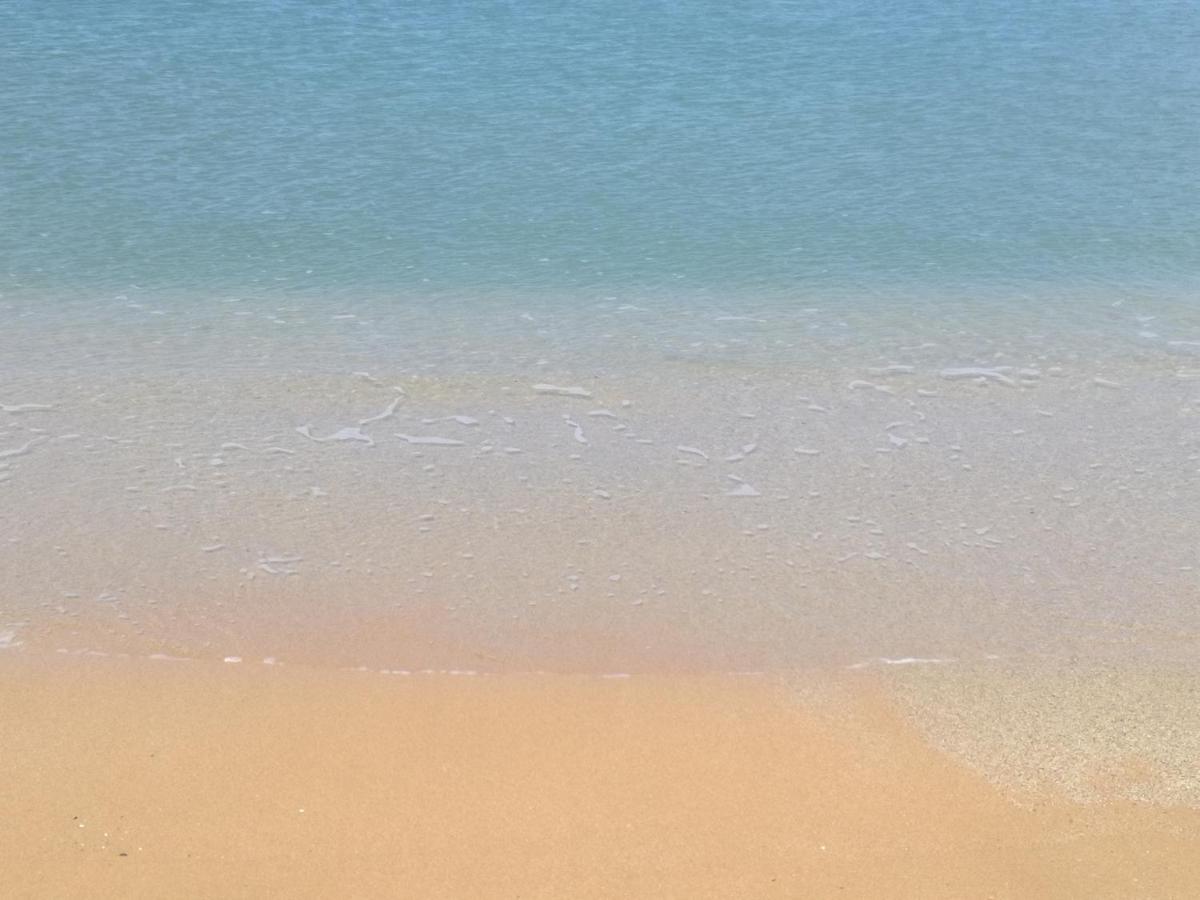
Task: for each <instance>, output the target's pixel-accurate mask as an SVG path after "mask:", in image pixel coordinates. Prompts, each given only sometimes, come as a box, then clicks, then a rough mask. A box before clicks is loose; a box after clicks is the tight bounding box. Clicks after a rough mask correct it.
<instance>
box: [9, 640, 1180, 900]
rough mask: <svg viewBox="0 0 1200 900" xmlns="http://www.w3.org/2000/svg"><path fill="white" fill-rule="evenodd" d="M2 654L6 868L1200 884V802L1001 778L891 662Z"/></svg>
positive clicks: (383, 881)
mask: <svg viewBox="0 0 1200 900" xmlns="http://www.w3.org/2000/svg"><path fill="white" fill-rule="evenodd" d="M0 675H2V677H0V711H2V712H3V715H4V719H5V722H6V726H5V738H4V741H3V744H2V747H3V766H4V771H5V778H4V784H3V788H2V789H0V846H2V847H4V848H5V849H4V854H3V855H4V858H5V859H6V860H8V861H9V864H8V865H7V866H6V870H7V871H6V873H5V889H4V890H5V893H6V895H7V896H13V897H65V896H89V897H162V896H177V897H190V896H196V897H199V896H206V897H212V896H222V897H260V896H289V897H306V896H309V897H329V896H355V897H376V896H378V897H423V898H426V897H446V898H451V897H453V898H471V897H489V898H490V897H522V898H530V897H689V898H693V897H796V896H868V897H870V896H889V897H1034V896H1037V897H1045V896H1063V897H1067V896H1087V897H1130V896H1145V897H1183V896H1195V895H1197V894H1198V893H1200V811H1198V810H1196V809H1189V808H1186V807H1179V806H1177V807H1168V806H1165V805H1158V806H1155V805H1150V804H1145V803H1143V804H1135V803H1130V802H1127V801H1123V800H1121V799H1119V798H1116V797H1110V798H1108V799H1104V798H1100V799H1099V800H1098V801H1096V802H1091V803H1088V804H1082V803H1078V802H1073V801H1070V800H1068V799H1066V798H1065V797H1064V796H1055V795H1054V794H1053V793H1045V792H1043V793H1041V794H1032V793H1024V794H1014V793H1012V792H1002V791H1001V789H1000V788H998V787H996V786H994V785H993V784H992V783H990V782H989V781H987V780H985V779H984V778H983V777H982V776H981V775H979V774H976V773H975V772H974V771H972V770H971V769H969V768H966V767H965V766H964V765H963V764H962V763H961V762H960V761H959V760H958V758H956V757H954V756H952V755H948V754H944V753H942V752H941V751H940V750H938V749H936V748H935V746H934V745H933V744H931V743H930V742H928V741H927V740H926V738H925V736H923V734H922V733H921V732H920V731H919V730H918V729H917V728H915V727H913V726H911V725H909V724H908V723H907V721H906V720H905V719H904V718H903V717H902V716H901V714H900V710H901V709H902V704H899V703H897V702H896V700H895V699H894V694H892V693H891V692H890V690H889V689H888V688H887V687H886V685H885V682H884V681H882V680H881V676H879V675H877V674H875V673H873V672H852V673H843V674H839V675H836V676H834V675H817V674H811V675H804V676H789V677H786V678H785V677H782V676H728V675H725V676H717V675H713V676H703V675H661V676H642V677H634V678H628V679H604V678H597V677H592V676H587V677H585V676H565V675H503V676H489V677H483V676H481V677H454V676H448V675H440V676H424V677H422V676H408V677H403V676H395V675H381V674H379V673H377V672H353V671H351V672H347V671H331V670H321V669H310V668H304V667H298V666H278V665H277V666H263V665H258V664H255V665H251V664H249V663H245V664H239V665H229V664H222V663H209V662H199V661H191V662H167V661H154V660H119V659H98V658H78V657H62V656H57V657H55V656H51V657H45V656H42V655H35V654H31V653H26V652H24V651H20V650H17V651H11V652H9V653H6V654H5V655H4V656H3V658H0ZM976 715H978V711H976Z"/></svg>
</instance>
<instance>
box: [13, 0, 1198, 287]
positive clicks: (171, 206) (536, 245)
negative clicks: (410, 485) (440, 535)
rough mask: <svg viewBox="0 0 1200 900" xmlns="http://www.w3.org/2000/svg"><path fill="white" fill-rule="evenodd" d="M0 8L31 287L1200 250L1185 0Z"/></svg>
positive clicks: (540, 280)
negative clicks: (1148, 0) (1140, 0)
mask: <svg viewBox="0 0 1200 900" xmlns="http://www.w3.org/2000/svg"><path fill="white" fill-rule="evenodd" d="M0 17H2V19H3V26H2V27H0V59H3V64H2V65H0V167H2V171H3V178H2V180H0V260H3V278H4V281H5V285H4V288H3V291H4V294H5V296H7V297H8V298H9V299H12V298H13V297H21V296H28V297H35V298H45V297H66V296H83V297H93V296H94V297H101V296H111V295H112V294H114V293H122V292H123V293H132V292H142V293H144V294H147V293H148V294H153V295H163V296H168V295H171V296H173V295H180V296H188V297H192V296H200V297H206V296H209V297H216V296H225V295H228V294H234V295H238V296H245V297H255V296H263V297H288V298H309V297H314V298H330V297H336V298H347V297H352V298H367V297H370V298H381V297H382V298H385V299H386V298H394V302H396V303H405V302H419V301H420V299H421V298H423V297H437V296H447V297H449V296H453V297H456V298H482V297H493V298H497V297H499V298H513V297H517V298H528V297H535V296H544V297H549V298H550V302H552V303H558V302H562V303H564V304H570V303H573V302H578V301H580V300H585V299H590V298H599V297H605V296H614V297H620V298H622V299H629V298H637V297H639V296H660V297H661V296H665V295H670V296H672V297H684V298H701V297H716V298H717V299H718V300H720V301H721V302H723V303H725V305H726V306H730V302H731V301H730V298H733V301H736V298H747V297H756V298H760V299H761V298H782V299H783V300H785V301H786V300H787V299H788V298H794V297H797V296H803V297H805V298H811V297H820V298H829V297H845V298H863V297H873V296H885V297H886V296H902V295H903V296H915V295H921V294H922V293H926V292H928V293H929V294H931V295H938V296H946V295H947V294H949V295H953V294H955V293H956V292H968V293H973V294H977V295H979V296H991V295H997V296H999V295H1008V296H1012V295H1019V294H1025V295H1029V294H1033V295H1036V296H1037V297H1039V298H1045V297H1048V298H1051V301H1052V300H1053V298H1055V297H1068V296H1070V297H1084V298H1089V297H1094V298H1097V299H1101V300H1103V301H1104V302H1105V303H1107V302H1108V301H1110V300H1111V299H1113V298H1114V297H1124V296H1126V295H1130V294H1132V295H1134V296H1138V297H1149V296H1154V295H1164V296H1176V297H1178V296H1186V295H1187V294H1188V293H1189V292H1190V291H1191V290H1193V289H1194V288H1195V286H1196V284H1197V276H1198V275H1200V178H1197V175H1198V173H1200V66H1198V65H1197V64H1196V61H1195V50H1196V47H1197V46H1198V44H1200V40H1198V39H1200V12H1198V11H1197V8H1196V6H1195V5H1194V4H1191V3H1183V2H1158V3H1153V4H1140V5H1137V6H1131V5H1129V4H1126V3H1121V2H1091V3H1085V2H1077V0H1052V2H1049V3H1033V2H1027V0H1017V2H1012V0H987V2H983V3H957V2H950V3H947V2H941V0H939V2H916V3H908V4H879V3H859V2H850V0H832V2H819V3H789V2H761V3H753V4H727V3H715V2H699V0H698V2H691V3H674V2H660V3H631V2H610V3H603V4H599V3H591V4H562V3H552V2H525V3H475V4H460V3H443V2H434V3H430V2H415V3H405V4H397V3H388V2H379V0H367V2H359V3H336V4H322V5H320V7H319V8H318V6H317V5H315V4H309V3H300V2H287V0H283V2H256V3H248V2H206V3H180V2H157V0H156V2H146V0H128V2H123V3H120V4H108V3H96V2H86V3H61V2H50V3H44V2H39V3H34V2H9V3H6V4H4V6H3V10H2V12H0ZM847 302H849V301H847ZM732 305H733V306H735V307H736V305H737V303H736V302H732Z"/></svg>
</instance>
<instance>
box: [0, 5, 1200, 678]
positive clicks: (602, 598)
mask: <svg viewBox="0 0 1200 900" xmlns="http://www.w3.org/2000/svg"><path fill="white" fill-rule="evenodd" d="M1198 26H1200V19H1198V18H1197V16H1196V14H1195V12H1194V10H1193V9H1191V8H1190V7H1189V6H1187V5H1184V4H1155V5H1154V6H1153V7H1148V8H1145V9H1138V10H1131V9H1127V8H1125V7H1123V6H1119V5H1116V4H1113V5H1100V6H1097V5H1096V4H1087V5H1083V4H1076V3H1065V2H1063V3H1055V4H1051V5H1048V6H1047V5H1044V4H1043V5H1033V4H1017V5H1016V6H1014V5H1012V4H999V3H997V4H985V5H983V6H979V5H973V6H972V7H971V9H970V10H967V9H966V8H965V7H962V8H959V7H955V6H950V7H947V6H946V5H945V4H937V5H933V4H930V5H918V6H916V7H913V6H909V7H907V8H906V9H905V10H904V11H899V10H895V9H890V8H888V9H883V8H879V9H877V8H875V7H868V6H859V5H857V4H852V3H845V2H842V3H828V4H824V5H822V6H820V7H818V8H816V9H814V8H812V7H804V6H794V5H791V4H784V3H775V4H763V5H760V6H759V7H757V11H755V12H752V13H751V12H746V11H739V10H731V9H727V8H724V7H721V6H719V5H717V4H707V3H705V4H696V5H692V6H687V7H684V6H679V5H674V4H664V5H661V6H658V7H654V8H644V7H642V6H634V5H629V6H622V5H616V6H614V5H611V4H610V5H607V6H605V7H603V8H600V7H597V8H595V9H590V10H585V9H580V10H573V11H572V12H571V13H570V14H569V15H568V14H567V13H565V12H563V11H561V10H558V9H555V8H552V7H551V6H550V5H539V4H522V5H520V6H507V5H501V4H497V5H493V6H483V7H474V8H472V9H471V10H470V11H467V10H465V9H464V10H451V11H447V10H446V9H445V8H444V7H443V6H442V5H433V4H429V5H415V6H414V5H409V6H406V7H404V8H403V9H396V8H393V7H392V6H391V5H387V4H371V3H367V4H356V5H355V6H354V7H353V8H349V7H344V8H336V9H331V10H325V11H320V12H317V11H313V10H310V9H308V8H307V7H305V6H301V5H299V4H294V3H274V4H264V5H258V6H251V5H247V4H228V5H218V6H215V7H214V6H213V5H211V4H209V5H205V7H204V8H203V9H201V8H199V7H194V6H191V5H187V4H175V5H170V4H167V5H164V4H143V3H129V4H124V5H122V7H121V9H120V10H119V11H113V10H104V9H102V8H99V7H95V6H87V7H85V8H78V9H74V8H73V9H71V10H66V9H65V8H60V7H54V6H45V5H34V4H23V3H22V4H15V5H13V6H12V7H11V13H10V20H9V22H8V23H7V27H6V28H5V29H3V32H2V34H0V49H2V50H3V53H4V56H5V58H6V59H7V60H8V64H7V65H5V66H3V67H0V98H2V102H3V105H4V110H5V115H3V116H2V117H0V154H2V159H3V166H4V172H5V175H4V178H3V181H2V182H0V204H2V205H3V206H2V208H3V213H4V214H3V215H2V216H0V259H3V261H4V274H3V277H4V284H3V288H2V290H0V328H2V329H3V330H2V332H0V333H2V335H3V344H2V345H0V348H2V349H0V404H2V407H0V497H2V501H3V502H2V503H0V529H2V532H0V533H2V534H3V537H4V540H5V543H4V544H3V546H0V554H3V558H2V560H0V562H2V563H3V564H2V565H0V639H2V640H0V646H3V647H18V646H20V647H24V648H26V649H29V648H40V649H45V650H53V649H64V650H70V651H72V652H74V651H79V650H87V649H92V650H102V651H104V652H129V653H135V654H140V655H150V654H156V653H169V654H176V655H185V656H198V657H213V658H223V657H226V656H236V657H243V658H246V659H257V658H261V657H271V658H280V659H286V660H289V661H310V662H320V663H333V664H338V665H352V666H354V665H371V666H377V667H390V668H405V669H407V668H409V667H417V668H419V667H423V666H431V667H438V668H455V667H465V668H471V669H480V670H493V669H514V668H519V669H538V668H550V669H572V670H574V669H587V670H593V671H638V670H644V669H658V668H679V667H686V668H703V669H722V670H743V669H756V668H769V667H794V666H798V665H808V664H838V665H848V666H850V665H884V664H886V663H887V661H889V660H890V661H896V660H907V661H914V660H918V661H919V660H970V661H978V660H986V659H988V658H990V657H1002V658H1006V659H1009V658H1028V657H1038V658H1041V657H1046V656H1050V657H1054V658H1063V657H1065V658H1071V657H1084V658H1087V659H1095V660H1109V659H1123V660H1130V659H1137V660H1154V661H1158V662H1170V663H1179V664H1183V665H1192V664H1194V662H1195V659H1196V651H1197V644H1198V641H1200V613H1197V610H1198V609H1200V606H1198V605H1197V604H1196V599H1197V593H1198V587H1200V584H1198V581H1197V579H1198V578H1200V559H1198V558H1197V547H1200V540H1198V538H1200V532H1198V525H1197V523H1198V522H1200V509H1198V508H1197V493H1196V489H1197V484H1196V481H1197V475H1198V473H1200V446H1198V444H1200V432H1198V431H1197V421H1198V417H1200V309H1198V308H1197V306H1196V302H1195V297H1196V292H1195V291H1196V286H1197V275H1198V274H1200V243H1198V238H1197V235H1200V203H1198V202H1197V201H1198V200H1200V197H1198V196H1197V188H1196V182H1195V179H1194V173H1195V171H1196V163H1198V162H1200V157H1198V155H1197V151H1196V147H1197V146H1200V142H1198V141H1197V138H1200V133H1198V129H1200V126H1198V125H1197V123H1198V122H1200V117H1198V116H1197V113H1200V94H1198V89H1200V75H1198V70H1197V68H1196V67H1195V65H1194V63H1193V62H1192V61H1191V54H1190V53H1189V51H1190V49H1191V47H1192V45H1193V44H1194V41H1193V40H1192V38H1193V37H1194V35H1195V32H1196V30H1197V27H1198Z"/></svg>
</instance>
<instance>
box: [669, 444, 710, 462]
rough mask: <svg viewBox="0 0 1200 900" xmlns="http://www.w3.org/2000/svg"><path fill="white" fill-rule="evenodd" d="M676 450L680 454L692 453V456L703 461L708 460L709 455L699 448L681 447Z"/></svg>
mask: <svg viewBox="0 0 1200 900" xmlns="http://www.w3.org/2000/svg"><path fill="white" fill-rule="evenodd" d="M675 449H676V450H678V451H679V452H680V453H690V454H691V455H692V456H699V457H700V458H701V459H703V460H705V461H707V460H708V454H707V453H705V452H704V451H703V450H701V449H700V448H698V447H684V446H682V445H681V446H679V447H676V448H675Z"/></svg>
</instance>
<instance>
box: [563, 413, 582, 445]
mask: <svg viewBox="0 0 1200 900" xmlns="http://www.w3.org/2000/svg"><path fill="white" fill-rule="evenodd" d="M563 421H564V422H566V423H567V425H569V426H570V427H571V428H573V429H574V436H575V441H576V442H577V443H580V444H586V443H587V442H588V439H587V437H586V436H585V435H584V433H583V427H582V426H581V425H580V424H579V423H578V422H576V421H574V420H573V419H572V418H571V417H570V416H563Z"/></svg>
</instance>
